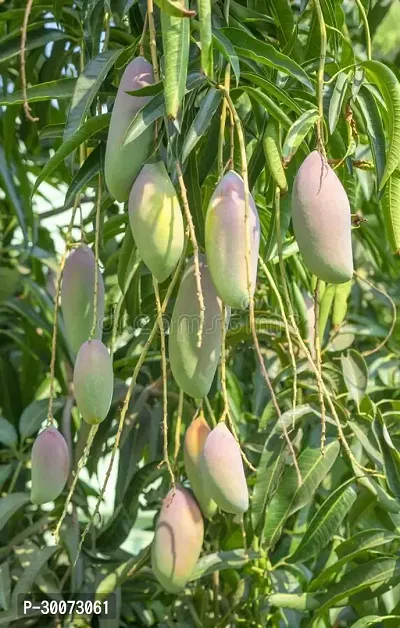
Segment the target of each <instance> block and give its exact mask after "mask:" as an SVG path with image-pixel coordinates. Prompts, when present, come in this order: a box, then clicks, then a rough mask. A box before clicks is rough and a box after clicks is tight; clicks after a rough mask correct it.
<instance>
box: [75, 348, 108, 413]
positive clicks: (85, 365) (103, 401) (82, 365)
mask: <svg viewBox="0 0 400 628" xmlns="http://www.w3.org/2000/svg"><path fill="white" fill-rule="evenodd" d="M113 389H114V373H113V366H112V362H111V358H110V355H109V353H108V351H107V349H106V347H105V346H104V345H103V343H102V342H101V340H95V339H94V340H88V341H87V342H85V343H84V344H83V345H82V346H81V348H80V349H79V352H78V355H77V356H76V361H75V367H74V391H75V399H76V403H77V405H78V409H79V412H80V413H81V415H82V418H83V420H84V421H86V423H89V425H97V424H98V423H101V422H102V421H104V419H105V418H106V416H107V414H108V411H109V409H110V406H111V400H112V395H113Z"/></svg>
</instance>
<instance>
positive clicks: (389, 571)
mask: <svg viewBox="0 0 400 628" xmlns="http://www.w3.org/2000/svg"><path fill="white" fill-rule="evenodd" d="M399 576H400V562H399V561H397V560H396V559H395V558H382V557H381V558H375V559H374V560H371V561H369V562H367V563H363V564H362V565H359V566H358V567H356V568H355V569H352V570H350V571H348V572H346V573H345V574H344V575H343V577H342V578H341V580H340V581H339V582H337V583H333V584H331V585H330V587H329V590H328V592H327V593H326V594H325V595H324V596H323V597H322V598H321V599H320V601H321V606H320V608H319V609H318V611H317V614H318V615H321V614H322V613H324V612H326V611H327V610H328V609H329V608H332V607H333V606H336V605H338V603H339V602H340V601H341V600H344V599H347V598H349V597H351V596H352V595H355V594H356V593H359V592H360V591H363V590H364V589H370V588H372V589H375V588H377V587H378V586H379V585H380V584H382V583H384V582H385V581H387V580H390V579H392V578H396V579H398V578H399Z"/></svg>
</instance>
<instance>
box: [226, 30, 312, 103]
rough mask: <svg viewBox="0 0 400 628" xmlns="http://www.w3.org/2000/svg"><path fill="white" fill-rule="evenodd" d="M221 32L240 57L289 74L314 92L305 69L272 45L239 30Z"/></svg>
mask: <svg viewBox="0 0 400 628" xmlns="http://www.w3.org/2000/svg"><path fill="white" fill-rule="evenodd" d="M221 32H222V34H223V35H225V36H226V37H228V39H229V40H230V41H231V42H232V44H233V45H234V47H235V49H236V50H237V51H238V53H239V55H241V56H243V57H245V58H247V59H251V60H252V61H256V62H257V63H261V64H262V65H266V66H268V67H270V68H274V70H278V71H280V72H283V73H284V74H288V75H289V76H291V77H292V78H295V79H297V80H298V81H299V82H300V83H302V85H304V86H305V87H307V89H309V90H310V91H311V92H313V91H314V89H313V85H312V83H311V81H310V78H309V77H308V76H307V73H306V72H305V71H304V70H303V68H302V67H301V66H299V65H298V64H297V63H296V62H295V61H293V60H292V59H291V58H290V57H288V56H287V55H284V54H282V53H281V52H278V51H277V50H276V48H274V47H273V46H271V44H267V43H266V42H263V41H261V40H260V39H256V38H255V37H252V36H251V35H249V34H248V33H246V32H245V31H244V30H240V29H239V28H230V27H227V28H222V29H221Z"/></svg>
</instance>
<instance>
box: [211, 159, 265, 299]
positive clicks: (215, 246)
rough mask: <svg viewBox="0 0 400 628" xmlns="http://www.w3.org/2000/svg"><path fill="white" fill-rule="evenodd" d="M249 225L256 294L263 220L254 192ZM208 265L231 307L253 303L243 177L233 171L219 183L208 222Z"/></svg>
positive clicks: (250, 202) (222, 294)
mask: <svg viewBox="0 0 400 628" xmlns="http://www.w3.org/2000/svg"><path fill="white" fill-rule="evenodd" d="M248 228H249V235H250V259H249V271H250V272H249V274H250V281H251V294H252V295H253V294H254V290H255V285H256V279H257V265H258V251H259V246H260V221H259V219H258V213H257V209H256V206H255V203H254V200H253V197H252V196H251V194H250V197H249V216H248ZM205 245H206V253H207V259H208V266H209V269H210V273H211V276H212V278H213V282H214V285H215V288H216V290H217V292H218V294H219V296H220V297H221V299H222V300H223V301H224V302H225V303H226V304H227V305H229V306H231V307H235V308H239V309H244V308H246V307H247V306H248V304H249V290H248V282H247V267H246V231H245V203H244V185H243V179H242V178H241V177H240V176H239V175H238V174H237V173H236V172H234V171H233V170H231V171H229V172H228V173H227V174H226V175H225V176H224V177H223V178H222V179H221V181H220V182H219V183H218V185H217V187H216V188H215V191H214V194H213V195H212V197H211V200H210V203H209V206H208V209H207V215H206V222H205Z"/></svg>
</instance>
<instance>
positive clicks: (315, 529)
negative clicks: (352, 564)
mask: <svg viewBox="0 0 400 628" xmlns="http://www.w3.org/2000/svg"><path fill="white" fill-rule="evenodd" d="M350 482H352V480H350ZM356 498H357V493H356V492H355V490H354V487H353V484H349V482H346V483H345V484H343V485H342V486H340V487H339V488H338V489H336V491H334V492H333V493H332V494H331V495H329V497H328V498H327V499H326V500H325V501H324V503H323V504H322V506H321V508H320V509H319V510H318V512H317V513H316V514H315V515H314V517H313V518H312V520H311V523H310V525H309V526H308V528H307V530H306V531H305V533H304V535H303V537H302V539H301V541H300V545H299V546H298V547H297V549H296V550H295V551H294V553H293V554H292V555H291V556H289V558H287V559H286V560H287V561H288V562H291V563H296V562H302V561H304V560H309V559H310V558H312V557H313V556H316V555H317V554H318V553H319V552H320V551H321V550H322V549H323V548H324V547H325V546H326V545H327V544H328V543H329V541H331V539H332V537H333V536H334V534H335V533H336V532H337V530H338V528H339V526H340V524H341V523H342V521H343V519H344V518H345V516H346V514H347V513H348V511H349V510H350V508H351V506H352V505H353V503H354V502H355V500H356Z"/></svg>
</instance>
